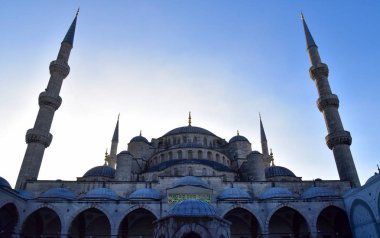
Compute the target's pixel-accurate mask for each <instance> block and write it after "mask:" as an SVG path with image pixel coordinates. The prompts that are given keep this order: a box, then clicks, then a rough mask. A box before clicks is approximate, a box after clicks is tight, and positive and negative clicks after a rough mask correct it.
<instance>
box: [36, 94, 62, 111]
mask: <svg viewBox="0 0 380 238" xmlns="http://www.w3.org/2000/svg"><path fill="white" fill-rule="evenodd" d="M61 103H62V98H61V97H60V96H54V95H50V94H49V93H48V92H46V91H45V92H42V93H40V96H39V97H38V104H39V105H40V106H49V107H52V108H53V109H54V110H57V109H58V108H59V107H60V106H61Z"/></svg>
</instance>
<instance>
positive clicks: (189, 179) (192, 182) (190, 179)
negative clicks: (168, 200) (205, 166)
mask: <svg viewBox="0 0 380 238" xmlns="http://www.w3.org/2000/svg"><path fill="white" fill-rule="evenodd" d="M181 186H194V187H203V188H209V186H208V185H207V183H206V182H205V181H203V180H202V179H200V178H197V177H194V176H185V177H182V178H180V179H179V180H178V181H176V182H175V183H174V186H173V188H176V187H181Z"/></svg>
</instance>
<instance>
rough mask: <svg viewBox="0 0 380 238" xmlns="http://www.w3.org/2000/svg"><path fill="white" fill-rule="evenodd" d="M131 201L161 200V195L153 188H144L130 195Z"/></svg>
mask: <svg viewBox="0 0 380 238" xmlns="http://www.w3.org/2000/svg"><path fill="white" fill-rule="evenodd" d="M128 199H130V200H160V199H161V195H160V193H159V192H158V191H156V190H154V189H151V188H142V189H138V190H136V191H134V192H133V193H132V194H131V195H129V197H128Z"/></svg>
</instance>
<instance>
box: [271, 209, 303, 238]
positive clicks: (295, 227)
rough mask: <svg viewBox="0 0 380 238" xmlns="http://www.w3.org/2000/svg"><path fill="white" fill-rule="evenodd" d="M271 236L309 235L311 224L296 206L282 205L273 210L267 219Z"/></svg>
mask: <svg viewBox="0 0 380 238" xmlns="http://www.w3.org/2000/svg"><path fill="white" fill-rule="evenodd" d="M267 227H268V234H269V238H272V237H296V238H298V237H304V236H309V234H310V229H309V227H310V226H309V224H308V222H307V220H306V219H305V217H304V216H303V215H302V214H301V213H300V212H299V211H298V210H296V209H295V208H292V207H290V206H282V207H280V208H278V209H277V210H275V211H274V212H272V215H271V216H269V217H268V220H267Z"/></svg>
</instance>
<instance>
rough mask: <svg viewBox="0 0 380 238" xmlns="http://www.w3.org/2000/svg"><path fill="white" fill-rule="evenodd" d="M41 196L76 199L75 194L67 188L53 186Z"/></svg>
mask: <svg viewBox="0 0 380 238" xmlns="http://www.w3.org/2000/svg"><path fill="white" fill-rule="evenodd" d="M39 198H60V199H66V200H73V199H75V194H74V193H73V192H71V191H70V190H69V189H67V188H51V189H49V190H47V191H46V192H44V193H42V194H41V195H40V196H39Z"/></svg>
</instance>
